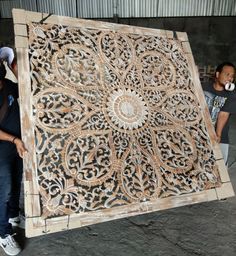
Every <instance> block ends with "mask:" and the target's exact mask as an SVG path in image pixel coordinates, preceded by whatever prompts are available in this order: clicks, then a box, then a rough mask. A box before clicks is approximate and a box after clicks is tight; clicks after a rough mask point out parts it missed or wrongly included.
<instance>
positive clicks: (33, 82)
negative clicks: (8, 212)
mask: <svg viewBox="0 0 236 256" xmlns="http://www.w3.org/2000/svg"><path fill="white" fill-rule="evenodd" d="M13 16H14V23H15V34H16V48H17V57H18V65H19V85H20V96H21V98H20V104H21V118H22V134H23V140H24V141H25V143H26V146H27V148H28V150H29V154H27V155H26V158H25V161H24V166H25V182H24V184H25V210H26V224H27V229H26V235H27V236H35V235H41V234H45V233H50V232H56V231H60V230H65V229H71V228H76V227H80V226H84V225H89V224H94V223H98V222H103V221H107V220H112V219H117V218H122V217H127V216H132V215H137V214H141V213H147V212H151V211H157V210H160V209H166V208H171V207H176V206H181V205H185V204H192V203H197V202H203V201H208V200H214V199H217V198H221V197H228V196H232V195H233V190H232V187H231V183H230V180H229V177H228V174H227V170H226V169H225V166H224V164H223V160H222V156H221V154H220V151H219V148H218V145H217V143H216V141H215V134H214V131H213V127H212V125H211V121H210V117H209V114H208V112H207V106H206V104H205V101H204V96H203V93H202V90H201V85H200V82H199V78H198V74H197V71H196V68H195V64H194V61H193V58H192V54H191V50H190V47H189V43H188V39H187V35H186V34H185V33H173V32H171V31H161V30H154V29H145V28H139V27H130V26H124V25H117V24H111V23H102V22H97V21H88V20H81V19H72V18H67V17H58V16H50V17H47V14H39V13H32V12H26V11H24V10H14V11H13Z"/></svg>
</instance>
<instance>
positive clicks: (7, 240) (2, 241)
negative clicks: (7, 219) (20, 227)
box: [0, 234, 21, 256]
mask: <svg viewBox="0 0 236 256" xmlns="http://www.w3.org/2000/svg"><path fill="white" fill-rule="evenodd" d="M14 235H15V234H13V235H6V236H5V237H4V238H2V237H0V245H1V247H2V248H3V250H4V251H5V253H6V254H7V255H12V256H14V255H17V254H19V253H20V252H21V248H20V246H19V244H18V243H17V242H16V241H15V239H14V237H13V236H14Z"/></svg>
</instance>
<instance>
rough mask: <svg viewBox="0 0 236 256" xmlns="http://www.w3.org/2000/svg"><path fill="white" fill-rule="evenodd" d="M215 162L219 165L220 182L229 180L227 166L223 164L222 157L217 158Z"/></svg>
mask: <svg viewBox="0 0 236 256" xmlns="http://www.w3.org/2000/svg"><path fill="white" fill-rule="evenodd" d="M217 164H218V166H219V173H220V179H221V181H222V182H230V178H229V174H228V171H227V167H226V166H225V162H224V159H221V160H218V161H217Z"/></svg>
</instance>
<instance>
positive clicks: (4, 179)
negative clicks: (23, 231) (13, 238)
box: [0, 153, 23, 237]
mask: <svg viewBox="0 0 236 256" xmlns="http://www.w3.org/2000/svg"><path fill="white" fill-rule="evenodd" d="M22 173H23V161H22V159H21V158H20V156H19V155H18V154H17V153H15V154H14V155H12V156H11V157H8V158H7V159H0V236H1V237H4V236H5V235H7V234H11V233H12V226H11V224H10V223H9V222H8V221H9V218H14V217H17V216H18V215H19V211H20V208H19V201H20V191H21V182H22Z"/></svg>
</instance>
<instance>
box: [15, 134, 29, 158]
mask: <svg viewBox="0 0 236 256" xmlns="http://www.w3.org/2000/svg"><path fill="white" fill-rule="evenodd" d="M14 143H15V145H16V150H17V152H18V154H19V156H20V157H21V158H23V157H24V153H26V152H27V149H26V148H25V145H24V142H23V141H22V140H21V139H19V138H16V139H15V140H14Z"/></svg>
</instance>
